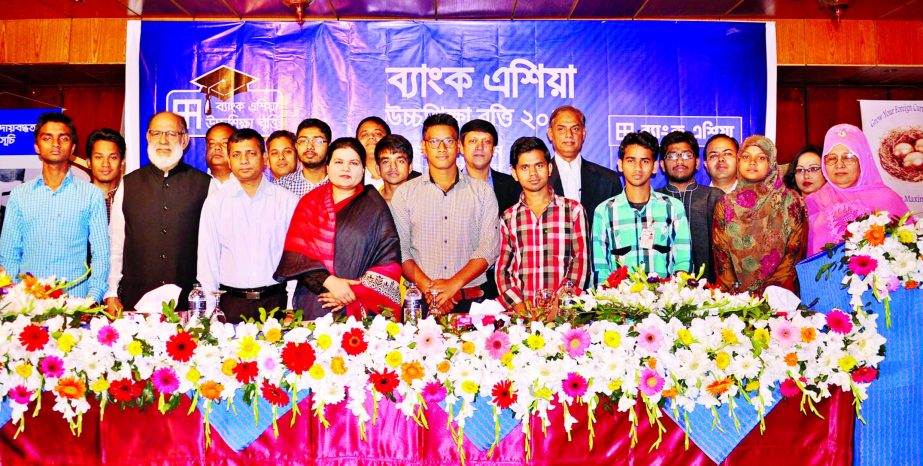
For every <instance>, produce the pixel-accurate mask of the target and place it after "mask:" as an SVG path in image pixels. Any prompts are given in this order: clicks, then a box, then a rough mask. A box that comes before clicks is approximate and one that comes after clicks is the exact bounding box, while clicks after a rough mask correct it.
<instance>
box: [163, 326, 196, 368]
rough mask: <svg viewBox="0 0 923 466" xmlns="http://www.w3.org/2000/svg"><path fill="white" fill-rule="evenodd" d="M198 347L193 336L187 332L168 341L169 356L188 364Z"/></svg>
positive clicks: (180, 333)
mask: <svg viewBox="0 0 923 466" xmlns="http://www.w3.org/2000/svg"><path fill="white" fill-rule="evenodd" d="M196 346H198V345H197V344H196V342H195V340H193V339H192V336H191V335H189V334H188V333H186V332H179V333H177V334H176V335H173V336H172V337H170V340H169V341H167V354H169V355H170V357H171V358H173V359H174V360H176V361H179V362H186V361H188V360H190V359H192V352H193V351H195V349H196Z"/></svg>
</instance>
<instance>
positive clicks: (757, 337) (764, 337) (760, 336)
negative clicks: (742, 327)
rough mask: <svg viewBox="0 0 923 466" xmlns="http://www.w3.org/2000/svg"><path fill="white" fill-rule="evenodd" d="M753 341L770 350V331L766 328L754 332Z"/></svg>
mask: <svg viewBox="0 0 923 466" xmlns="http://www.w3.org/2000/svg"><path fill="white" fill-rule="evenodd" d="M753 341H754V342H756V343H757V344H758V345H760V346H762V347H763V348H769V331H768V330H766V329H764V328H758V329H756V330H754V331H753Z"/></svg>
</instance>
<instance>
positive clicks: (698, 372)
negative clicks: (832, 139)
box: [0, 274, 884, 447]
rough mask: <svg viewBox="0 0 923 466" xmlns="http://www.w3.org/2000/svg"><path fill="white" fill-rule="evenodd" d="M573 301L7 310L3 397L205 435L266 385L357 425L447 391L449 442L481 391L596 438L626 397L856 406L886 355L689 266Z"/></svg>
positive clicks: (858, 330)
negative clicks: (580, 421) (564, 306)
mask: <svg viewBox="0 0 923 466" xmlns="http://www.w3.org/2000/svg"><path fill="white" fill-rule="evenodd" d="M17 286H18V285H17ZM9 296H10V294H9V293H8V294H7V297H9ZM4 299H6V298H4ZM47 299H56V298H50V297H49V298H47ZM4 302H5V301H4ZM5 304H9V305H11V304H10V303H6V302H5ZM578 307H579V308H580V315H581V316H586V315H594V316H596V317H597V318H596V319H595V320H592V321H587V322H586V323H568V322H564V323H556V322H551V323H545V322H530V323H526V322H522V321H518V322H515V323H512V324H510V325H508V326H506V327H503V328H498V327H496V326H491V325H482V326H478V327H476V328H475V329H474V330H467V331H456V332H450V331H445V330H444V329H443V328H442V327H441V326H440V325H439V324H438V323H437V322H436V321H435V320H433V319H432V318H427V319H424V320H422V321H420V322H419V323H418V325H416V326H414V325H409V324H402V323H398V322H393V321H390V320H388V319H387V318H385V317H384V316H376V317H374V318H371V319H369V320H366V321H357V320H355V319H353V318H349V319H347V320H342V321H336V320H334V319H333V318H332V317H330V316H327V317H324V318H320V319H317V320H315V321H313V322H302V321H301V320H300V318H299V317H298V316H296V317H295V318H294V319H291V320H286V321H282V322H280V321H279V320H276V319H273V318H265V316H262V318H261V321H260V322H248V323H243V324H238V325H236V326H235V325H230V324H224V323H219V322H210V321H208V320H204V319H203V320H200V321H198V322H192V323H188V324H186V326H183V325H181V324H180V323H179V319H178V318H176V316H175V314H173V313H172V312H171V311H170V309H169V308H167V309H166V311H167V312H166V313H165V315H164V316H163V317H162V316H159V315H156V316H155V315H139V314H126V315H123V316H120V317H118V318H115V319H110V318H109V317H107V316H104V315H96V316H92V317H91V318H89V319H88V321H86V322H85V323H83V325H79V326H72V325H67V323H66V322H65V318H64V316H62V315H54V316H50V317H48V318H45V317H46V316H45V315H44V314H39V315H38V316H35V315H31V314H29V313H17V314H15V316H13V317H10V318H5V319H3V320H2V322H0V327H2V328H0V350H2V351H0V364H2V367H3V370H2V371H0V399H4V400H8V401H9V403H10V405H11V407H12V413H13V421H14V422H16V423H18V425H19V429H22V428H24V422H25V418H26V415H25V413H26V411H27V410H28V408H29V406H30V405H33V404H34V405H35V410H36V412H37V410H38V409H39V408H40V403H39V400H40V399H41V393H42V392H51V393H53V396H54V399H55V404H54V410H55V411H57V412H60V413H61V415H62V416H63V417H64V418H65V419H67V420H68V421H69V422H70V423H71V426H72V429H73V430H75V431H78V430H79V425H80V420H81V416H82V414H83V413H85V412H86V411H87V409H89V403H88V401H87V400H88V398H89V397H90V396H92V397H94V398H96V399H97V400H99V403H100V406H101V409H105V407H106V406H107V405H108V404H117V405H120V406H123V407H124V406H136V405H148V404H154V403H156V404H157V406H158V408H159V409H160V410H161V411H164V412H165V411H167V410H169V409H172V408H175V407H176V406H178V404H179V401H180V399H181V397H182V396H187V395H189V396H192V397H193V398H194V399H195V401H198V400H199V399H203V400H205V405H206V415H205V422H206V441H208V436H207V432H208V412H210V411H209V410H211V409H214V407H215V406H221V405H222V404H224V405H227V403H226V402H227V401H228V400H230V399H232V398H234V397H237V396H242V397H244V399H245V400H252V401H254V406H255V400H256V398H257V397H262V398H263V399H264V400H265V401H267V402H268V403H269V404H270V405H272V406H273V411H275V408H276V407H280V406H285V405H291V406H292V409H293V413H294V414H296V415H297V414H298V405H297V401H296V400H297V396H296V394H297V392H299V391H301V390H310V391H311V393H312V398H311V400H312V405H311V408H310V409H311V410H312V411H313V412H314V413H315V415H316V416H318V418H319V419H321V420H322V422H326V421H325V417H324V413H325V407H326V406H327V405H331V404H336V403H340V402H343V401H344V400H345V402H346V404H347V406H348V408H349V410H350V411H351V413H352V414H353V415H354V416H355V417H356V419H357V421H358V422H359V426H360V429H364V426H365V425H366V423H367V422H368V421H370V420H371V419H373V416H375V414H376V413H375V412H374V411H373V412H369V410H368V409H367V408H366V400H367V399H368V398H371V399H372V400H373V401H374V404H373V406H375V407H376V408H375V409H377V403H379V402H380V401H382V399H383V398H387V399H389V400H391V402H393V403H395V404H396V405H397V407H398V408H399V409H400V411H402V412H403V413H404V414H405V415H406V416H408V417H411V418H413V419H415V420H416V421H417V422H418V423H420V424H421V425H427V423H426V410H427V408H428V406H431V404H432V403H439V402H443V401H444V402H445V403H446V406H447V409H448V410H449V417H450V419H451V420H453V421H454V422H455V424H456V425H457V426H458V427H457V429H458V430H457V431H453V434H454V435H455V436H456V437H455V438H456V439H457V442H458V445H459V447H460V446H461V441H462V435H461V434H462V433H463V429H464V426H465V422H466V420H468V419H469V418H470V417H471V416H472V414H473V406H474V401H475V398H476V397H482V398H484V399H486V400H489V402H490V404H491V405H492V406H493V407H494V409H495V410H500V409H509V410H511V411H512V412H513V414H514V415H515V417H516V418H518V419H520V420H521V421H522V429H523V431H524V432H526V434H527V435H528V432H530V430H529V422H530V420H531V419H538V421H537V422H541V423H542V425H543V426H546V425H547V424H548V423H549V422H550V421H549V417H548V412H549V411H550V410H552V409H563V410H564V413H565V415H564V422H565V426H564V427H565V429H566V430H567V431H568V432H570V431H571V430H572V427H573V425H574V423H575V422H576V419H575V418H574V417H573V416H570V415H569V411H568V410H569V409H571V408H572V407H573V406H574V405H575V404H582V405H586V406H587V407H588V408H589V413H590V419H589V423H590V426H589V427H590V429H591V432H592V424H593V422H594V419H593V413H594V412H595V408H596V407H597V406H598V405H600V403H607V404H611V406H613V407H614V408H615V409H617V410H618V411H621V412H628V413H629V415H630V419H632V422H633V423H634V424H635V425H636V423H637V422H638V419H639V415H638V413H636V412H635V407H636V404H637V402H638V400H641V401H642V402H643V404H644V406H646V411H647V415H648V417H649V419H650V420H651V422H657V423H659V422H660V416H661V411H660V408H661V407H662V406H664V405H665V403H666V401H667V400H672V401H673V403H672V406H673V409H674V410H677V413H678V412H679V411H684V412H689V411H692V410H694V409H708V410H715V409H716V408H717V407H719V406H722V405H731V406H733V404H734V403H735V399H736V397H737V396H738V395H743V396H744V397H745V399H746V400H747V402H748V403H750V404H752V405H753V406H754V407H755V408H756V409H757V410H758V411H759V412H760V413H761V414H763V413H764V409H765V408H766V407H767V406H770V405H771V403H772V401H773V397H774V393H773V388H774V387H776V386H781V393H782V394H783V395H784V396H800V397H801V399H802V403H803V406H804V405H805V404H807V405H808V406H810V407H811V408H812V409H813V403H814V402H816V401H819V400H821V399H823V398H825V397H827V396H829V395H830V393H831V391H833V390H836V389H841V390H849V391H852V392H853V393H854V394H855V396H856V398H857V400H859V401H861V400H863V399H865V397H866V390H867V387H868V385H869V384H870V383H871V382H872V380H873V379H874V378H875V376H876V374H877V372H876V367H877V365H878V364H879V363H880V362H881V361H882V359H883V358H882V350H883V344H884V339H883V338H882V337H881V336H880V335H879V334H878V332H877V330H876V320H875V319H876V316H874V315H872V316H867V315H864V314H854V313H847V312H842V311H835V312H832V313H830V314H829V315H828V316H824V315H822V314H816V313H812V312H807V311H797V312H791V313H772V312H771V311H770V310H768V308H767V307H766V304H765V303H764V302H763V301H762V300H760V299H758V298H754V297H752V296H749V295H729V294H726V293H722V292H720V291H717V290H713V289H709V288H708V287H707V286H706V285H705V282H704V281H698V280H695V279H693V278H692V277H688V276H682V277H676V278H670V279H657V278H653V279H651V278H648V277H644V276H640V275H636V276H631V275H630V274H626V276H625V277H623V279H622V280H620V281H619V283H613V286H612V287H610V288H608V289H603V290H600V291H598V292H597V293H594V294H591V295H587V296H584V297H583V298H582V300H581V301H580V304H578ZM604 317H609V318H604ZM555 402H557V403H555ZM193 404H195V403H193ZM558 406H559V407H560V408H558ZM456 407H457V408H456ZM857 409H858V407H857ZM533 416H534V417H533ZM273 418H274V419H275V418H277V415H276V413H275V412H274V413H273ZM450 428H451V426H450ZM453 430H454V429H453ZM632 436H633V442H632V444H634V442H636V441H637V436H636V434H635V432H634V431H632ZM496 441H497V442H499V438H497V439H496ZM592 441H593V440H592V436H591V439H590V442H591V445H590V446H591V447H592ZM527 442H528V440H527ZM658 443H659V441H658ZM527 447H528V443H527Z"/></svg>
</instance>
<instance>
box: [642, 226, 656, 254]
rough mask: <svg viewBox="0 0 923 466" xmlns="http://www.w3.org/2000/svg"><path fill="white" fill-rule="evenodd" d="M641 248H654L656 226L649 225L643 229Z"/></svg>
mask: <svg viewBox="0 0 923 466" xmlns="http://www.w3.org/2000/svg"><path fill="white" fill-rule="evenodd" d="M640 246H641V249H653V248H654V227H652V226H647V227H644V229H643V230H641V244H640Z"/></svg>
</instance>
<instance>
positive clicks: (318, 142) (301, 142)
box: [295, 136, 327, 146]
mask: <svg viewBox="0 0 923 466" xmlns="http://www.w3.org/2000/svg"><path fill="white" fill-rule="evenodd" d="M309 142H310V143H312V144H314V145H315V146H319V145H322V144H327V140H326V139H324V138H322V137H320V136H315V137H313V138H309V137H307V136H302V137H300V138H298V139H296V140H295V144H298V145H299V146H303V145H305V144H307V143H309Z"/></svg>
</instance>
